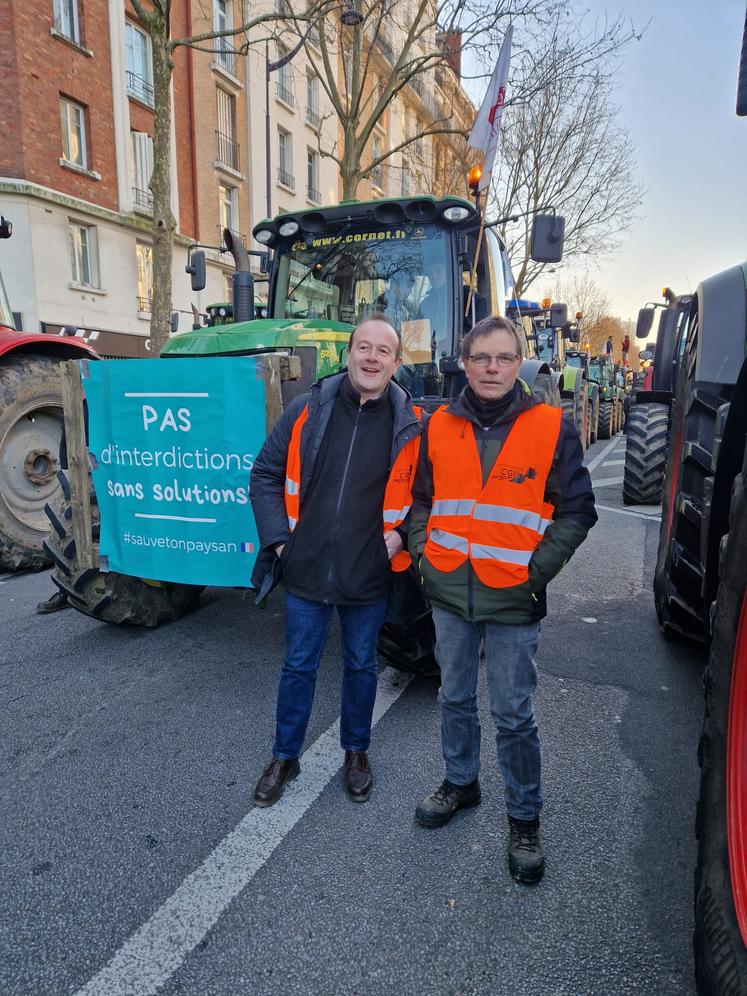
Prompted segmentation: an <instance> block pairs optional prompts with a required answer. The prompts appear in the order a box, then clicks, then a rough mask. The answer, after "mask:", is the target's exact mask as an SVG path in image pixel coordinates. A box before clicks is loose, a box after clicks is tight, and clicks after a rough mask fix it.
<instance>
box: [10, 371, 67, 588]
mask: <svg viewBox="0 0 747 996" xmlns="http://www.w3.org/2000/svg"><path fill="white" fill-rule="evenodd" d="M61 436H62V386H61V381H60V374H59V362H58V361H57V360H55V359H53V358H52V357H48V356H33V355H31V354H24V353H21V354H14V355H12V356H9V357H6V358H4V359H0V569H4V570H11V571H16V570H25V569H31V570H40V569H41V568H42V567H44V566H45V565H46V564H47V563H48V562H49V561H48V558H47V555H46V553H45V552H44V550H43V548H42V544H43V542H44V538H45V536H46V535H47V529H48V523H47V520H46V516H45V515H44V506H45V505H46V504H47V502H49V501H53V500H54V499H55V497H56V495H57V493H58V491H59V484H58V482H57V471H58V470H59V455H60V438H61Z"/></svg>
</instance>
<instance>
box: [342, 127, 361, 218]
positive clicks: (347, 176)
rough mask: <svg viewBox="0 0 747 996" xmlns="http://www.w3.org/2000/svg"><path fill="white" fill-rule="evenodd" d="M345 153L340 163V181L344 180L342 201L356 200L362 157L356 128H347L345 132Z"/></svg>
mask: <svg viewBox="0 0 747 996" xmlns="http://www.w3.org/2000/svg"><path fill="white" fill-rule="evenodd" d="M343 136H344V143H345V144H344V149H345V153H344V155H343V158H342V162H341V163H340V179H341V180H342V199H343V200H344V201H352V200H355V197H356V195H357V193H358V184H359V183H360V179H361V177H360V168H361V157H360V154H359V153H358V151H357V141H356V135H355V130H354V128H346V129H345V130H344V132H343Z"/></svg>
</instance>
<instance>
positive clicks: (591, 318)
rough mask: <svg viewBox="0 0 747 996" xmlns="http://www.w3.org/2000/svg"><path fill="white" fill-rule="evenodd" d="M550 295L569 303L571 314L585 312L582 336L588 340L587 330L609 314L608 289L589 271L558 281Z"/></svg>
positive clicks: (556, 299) (555, 299)
mask: <svg viewBox="0 0 747 996" xmlns="http://www.w3.org/2000/svg"><path fill="white" fill-rule="evenodd" d="M548 296H549V297H551V298H552V299H553V300H554V301H563V302H564V303H565V304H567V305H568V311H569V313H570V314H572V315H573V314H575V313H576V312H578V311H581V312H582V313H583V318H582V319H581V321H582V325H581V330H582V338H583V340H584V342H586V333H587V330H591V329H593V328H595V326H596V325H597V324H598V323H599V322H600V321H601V320H602V318H603V317H604V316H605V315H608V314H609V310H610V304H611V301H610V299H609V297H608V295H607V293H606V291H605V290H604V289H603V288H602V287H600V286H599V284H598V283H596V282H595V281H594V280H593V278H592V277H591V276H590V275H589V273H588V272H587V273H577V274H575V275H574V276H573V277H571V278H569V279H566V280H558V281H556V283H555V285H554V286H553V288H552V289H551V290H550V291H549V293H548Z"/></svg>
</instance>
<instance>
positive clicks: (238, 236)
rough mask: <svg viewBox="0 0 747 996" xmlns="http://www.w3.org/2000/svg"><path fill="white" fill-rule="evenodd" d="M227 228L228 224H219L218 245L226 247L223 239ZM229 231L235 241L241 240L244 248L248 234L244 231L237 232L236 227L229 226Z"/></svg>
mask: <svg viewBox="0 0 747 996" xmlns="http://www.w3.org/2000/svg"><path fill="white" fill-rule="evenodd" d="M225 229H226V225H218V245H219V246H223V247H224V248H225V243H224V241H223V232H224V231H225ZM228 230H229V232H230V233H231V235H232V236H233V239H234V242H240V243H241V244H242V246H244V248H246V235H244V233H243V232H237V231H236V229H235V228H230V227H229V229H228Z"/></svg>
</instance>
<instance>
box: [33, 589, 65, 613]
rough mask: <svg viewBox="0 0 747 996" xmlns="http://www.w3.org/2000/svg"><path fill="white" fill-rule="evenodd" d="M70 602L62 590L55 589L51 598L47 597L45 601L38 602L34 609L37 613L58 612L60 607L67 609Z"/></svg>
mask: <svg viewBox="0 0 747 996" xmlns="http://www.w3.org/2000/svg"><path fill="white" fill-rule="evenodd" d="M69 608H70V602H69V601H68V598H67V595H66V594H65V592H64V591H56V592H55V593H54V595H52V597H51V598H48V599H47V600H46V602H39V604H38V605H37V606H36V611H37V612H38V613H39V615H42V616H44V615H47V613H49V612H59V611H60V609H69Z"/></svg>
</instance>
